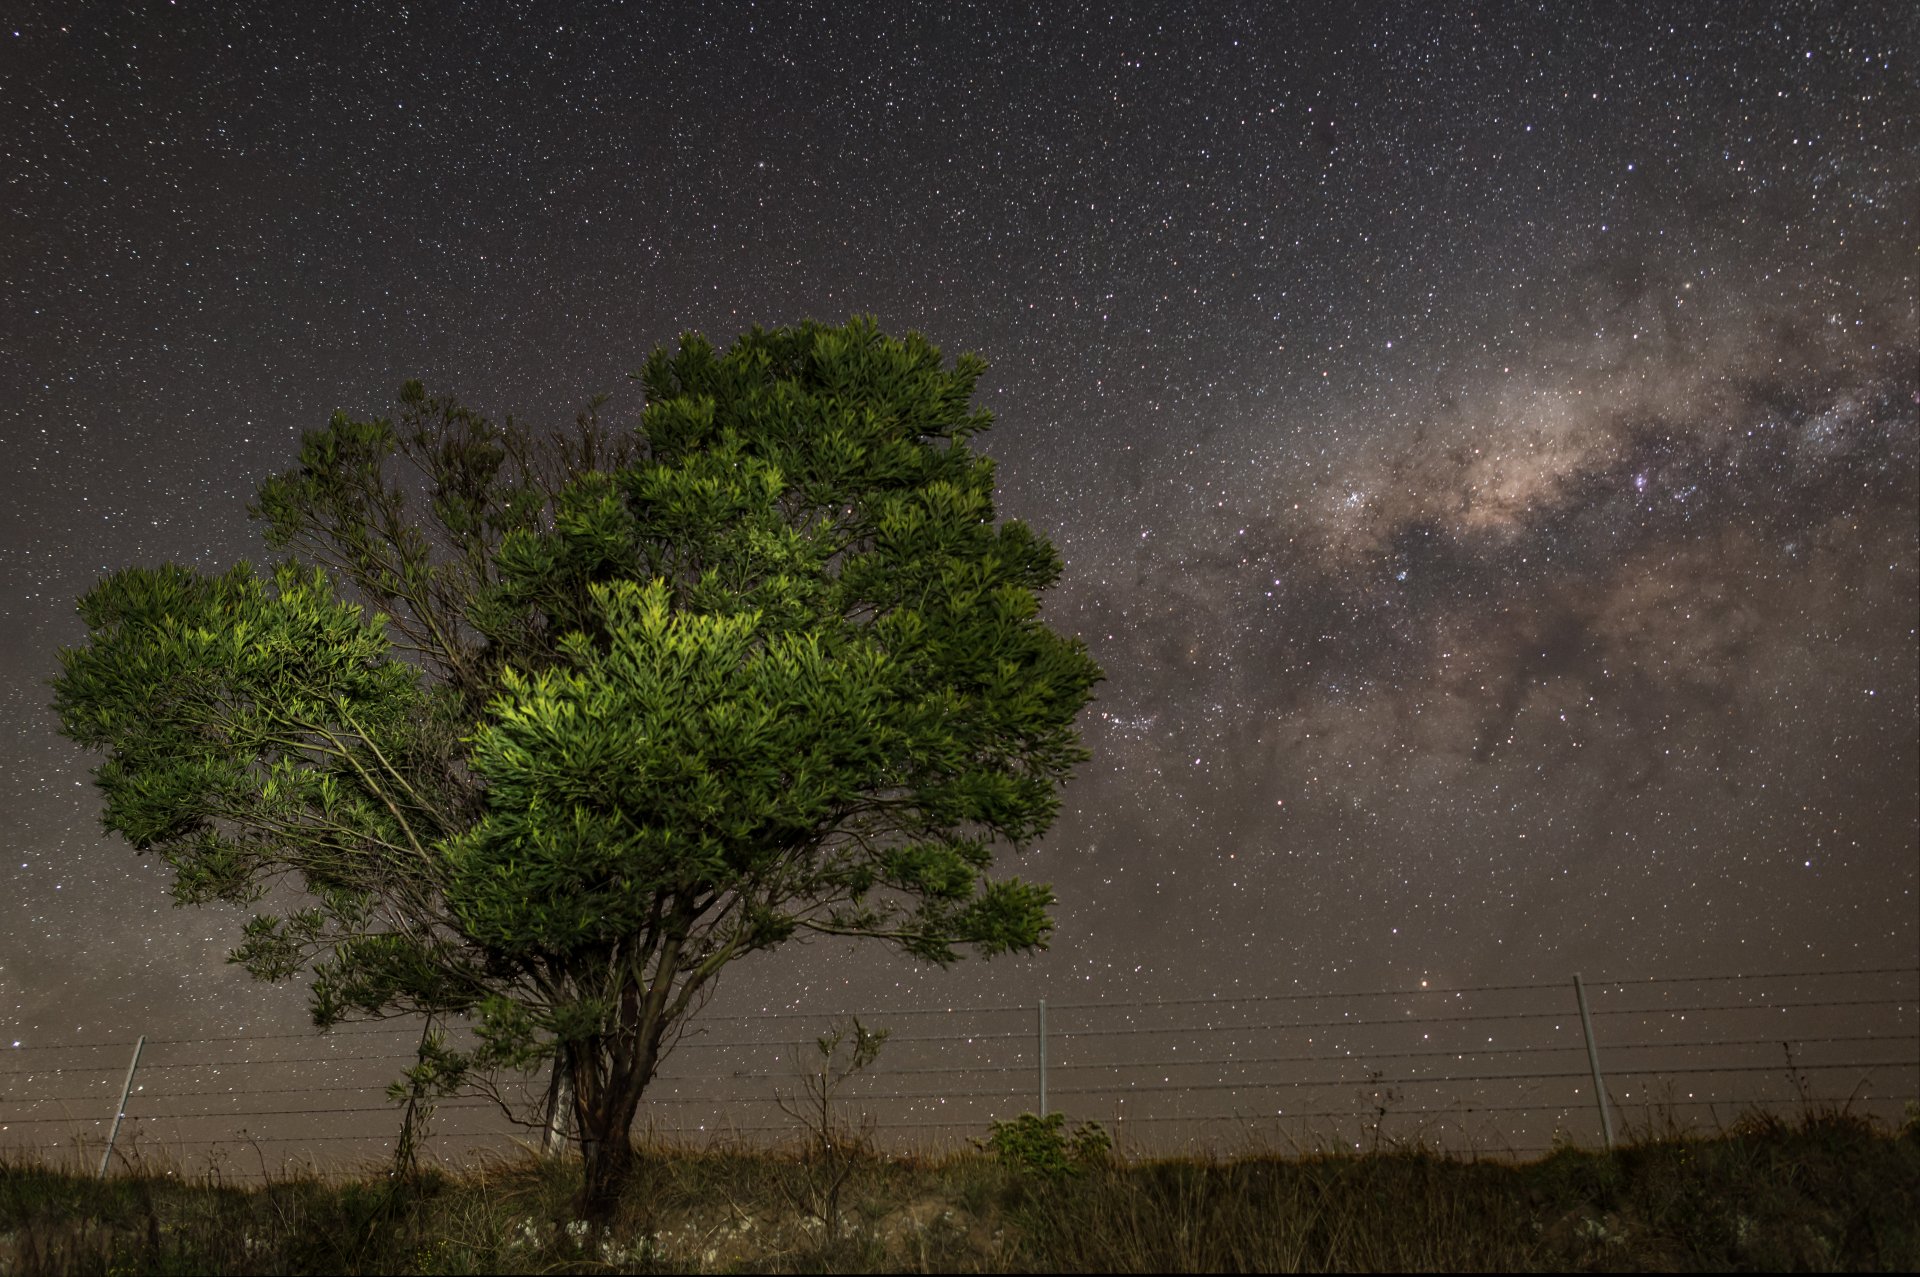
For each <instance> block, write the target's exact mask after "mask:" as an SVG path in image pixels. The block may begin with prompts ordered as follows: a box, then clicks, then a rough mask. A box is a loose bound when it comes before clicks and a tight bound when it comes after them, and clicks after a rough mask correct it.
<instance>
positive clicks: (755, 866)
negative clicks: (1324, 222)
mask: <svg viewBox="0 0 1920 1277" xmlns="http://www.w3.org/2000/svg"><path fill="white" fill-rule="evenodd" d="M982 369H983V365H982V364H981V362H980V361H979V360H977V359H975V358H972V357H969V356H962V357H961V358H959V359H958V360H956V361H955V363H954V365H953V366H952V367H951V368H948V367H946V366H945V365H944V364H943V361H942V359H941V356H940V353H939V351H938V350H936V349H935V348H934V347H933V346H931V345H930V344H929V343H927V342H926V341H925V340H924V339H922V338H921V337H919V336H918V335H917V334H909V335H908V336H907V337H906V338H905V339H903V340H894V339H891V338H888V337H886V336H884V335H883V334H881V333H880V332H879V331H878V329H877V327H876V326H875V325H874V324H873V323H872V322H871V321H870V320H864V319H856V320H854V321H852V322H850V323H849V324H847V325H845V326H843V327H830V326H823V325H819V324H815V323H811V322H809V323H803V324H801V325H799V326H797V327H793V328H781V329H775V330H771V331H767V330H760V329H755V330H753V331H751V332H749V333H747V334H745V335H744V336H742V337H741V338H740V339H739V340H738V342H737V343H736V344H735V345H734V346H733V347H732V348H731V349H730V350H726V351H720V350H716V349H715V348H714V347H713V346H712V345H711V344H709V343H708V342H706V341H705V340H704V339H702V338H700V337H698V336H695V335H688V336H685V337H683V338H682V339H681V340H680V342H679V345H678V348H677V350H675V351H672V352H669V351H667V350H664V349H662V350H656V351H655V352H654V353H653V354H652V356H651V357H650V358H649V359H648V360H647V363H646V365H645V369H644V371H643V372H642V373H641V374H639V375H640V378H641V380H642V382H643V385H644V389H645V394H646V406H645V410H644V413H643V414H642V417H641V421H640V424H639V427H638V429H637V430H635V431H632V432H630V433H623V432H620V431H617V430H613V429H610V428H608V427H606V426H605V425H603V424H602V422H601V421H600V419H599V416H598V408H599V403H598V402H596V403H595V404H594V405H593V407H591V408H590V409H589V410H588V411H587V412H585V413H583V414H582V415H581V417H580V418H579V419H578V420H577V421H576V423H575V428H574V430H573V431H571V432H562V433H550V434H546V435H541V434H537V433H535V432H533V431H531V430H528V429H526V428H525V427H522V426H520V425H518V424H516V423H514V422H513V421H511V420H509V421H508V422H507V423H506V424H505V425H504V426H501V425H496V424H494V423H492V422H490V421H488V420H486V419H485V418H484V417H482V416H480V415H479V414H476V413H474V412H472V411H470V410H468V409H466V408H464V407H462V406H461V405H459V404H458V403H457V402H455V401H453V400H451V399H447V398H437V397H430V396H428V395H427V394H426V393H425V392H424V390H422V389H421V387H420V386H419V385H418V384H417V383H409V385H408V386H407V387H406V388H405V390H403V392H402V396H401V399H402V404H401V406H402V413H401V415H400V419H399V421H398V422H394V421H389V420H377V421H354V420H351V419H349V418H347V417H346V416H344V415H337V416H335V417H334V419H333V420H332V421H331V422H330V423H329V425H328V426H327V427H326V428H325V429H324V430H320V431H315V432H311V433H309V434H308V435H306V436H305V438H304V440H303V442H302V446H301V452H300V458H299V464H298V465H297V467H295V468H294V469H292V470H290V471H288V472H286V473H284V474H281V475H277V476H275V477H273V478H271V479H269V480H268V481H267V482H266V484H265V485H264V486H263V487H262V489H261V492H260V496H259V500H258V502H257V503H256V505H255V506H254V507H252V512H253V513H254V514H255V516H256V517H257V518H259V519H260V520H261V521H262V522H263V523H264V525H265V531H266V535H267V538H268V541H269V544H270V545H271V546H273V547H274V548H276V549H279V550H282V551H287V552H289V557H288V558H287V559H286V560H285V561H284V562H282V563H280V564H279V565H277V566H276V567H275V568H274V569H273V570H272V572H271V574H270V575H265V576H263V575H261V574H259V573H256V572H255V571H254V570H253V569H252V568H250V567H248V566H246V565H241V566H238V567H235V568H233V569H232V570H230V571H227V572H224V573H221V574H217V575H202V574H199V573H196V572H193V571H190V570H188V569H185V568H182V567H178V566H173V565H164V566H161V567H159V568H130V569H127V570H125V571H122V572H118V573H115V574H114V575H112V576H110V577H108V578H107V579H105V580H104V581H102V582H101V583H100V584H99V585H98V586H96V587H95V588H94V589H93V590H92V591H91V592H90V593H89V594H88V595H87V596H86V597H85V598H84V599H83V600H82V602H81V612H82V615H83V617H84V619H85V621H86V624H87V628H88V637H87V640H86V642H85V643H84V644H83V645H81V646H79V647H76V648H73V649H70V650H67V651H64V652H62V653H61V658H62V662H63V670H62V673H61V674H60V676H59V677H58V678H57V679H56V680H55V706H56V709H57V711H58V712H59V714H60V716H61V719H62V724H63V730H64V731H65V732H66V733H67V734H68V735H69V736H71V737H72V738H73V739H74V740H76V741H78V742H79V743H80V744H82V745H84V746H86V747H88V748H91V749H96V750H100V751H103V752H104V753H105V755H106V759H105V761H104V762H103V763H102V764H101V766H100V767H99V768H98V769H97V771H96V773H95V779H96V782H97V784H98V786H99V788H100V790H101V791H102V793H103V795H104V798H105V809H104V815H103V820H104V823H105V825H106V827H107V828H108V829H109V830H111V831H113V832H116V833H119V834H121V835H123V836H124V837H126V838H127V840H128V841H129V842H131V843H132V844H133V846H134V847H135V848H136V849H138V850H140V851H153V852H156V853H158V854H159V855H161V856H162V857H163V858H164V859H165V860H166V861H167V862H168V863H169V864H170V865H171V866H172V867H173V869H174V871H175V886H174V891H175V894H176V896H177V898H178V899H179V900H181V901H182V902H184V903H199V902H204V901H209V900H227V901H238V902H247V903H253V902H257V901H259V900H260V899H261V898H262V896H263V895H264V893H266V892H267V891H268V889H269V888H271V887H272V886H274V885H275V884H276V883H277V882H280V881H282V880H286V881H287V882H288V883H289V884H290V885H291V886H293V887H296V888H298V889H299V890H300V891H301V892H303V893H304V894H305V897H306V899H305V900H304V901H303V902H302V907H301V908H299V909H296V910H293V911H291V912H288V913H285V914H280V915H269V914H261V915H259V916H256V917H255V918H254V919H253V921H251V922H250V923H249V924H247V927H246V934H245V936H244V937H243V939H242V942H241V944H240V945H239V947H238V948H237V949H236V950H235V951H234V957H235V960H236V961H239V962H242V963H244V964H245V965H246V967H247V968H248V969H249V970H250V971H252V972H253V973H254V974H255V975H257V976H260V977H262V978H267V979H279V978H285V977H287V976H289V975H292V974H293V973H295V972H297V971H301V970H303V969H310V970H311V972H312V975H313V1012H314V1016H315V1020H316V1022H317V1023H319V1024H321V1025H323V1026H325V1025H330V1024H333V1023H336V1022H339V1021H340V1020H343V1019H346V1018H351V1017H356V1016H359V1017H365V1016H386V1015H394V1014H404V1013H415V1012H425V1013H428V1014H431V1015H436V1016H442V1017H465V1018H467V1019H470V1020H471V1022H472V1023H473V1025H474V1027H475V1029H476V1031H477V1037H478V1041H479V1043H480V1045H479V1047H478V1049H476V1050H474V1051H471V1052H466V1053H462V1052H456V1051H450V1050H446V1049H444V1048H443V1047H442V1048H440V1049H438V1050H437V1051H436V1053H435V1055H434V1061H435V1063H434V1065H433V1068H434V1070H435V1073H436V1080H437V1081H438V1082H439V1083H440V1084H441V1085H445V1086H451V1085H455V1084H457V1083H458V1082H459V1081H460V1080H461V1079H462V1078H463V1077H465V1076H466V1075H467V1071H468V1070H470V1069H482V1070H487V1069H498V1068H502V1067H508V1068H531V1067H533V1066H535V1065H536V1064H538V1063H540V1062H541V1061H544V1060H546V1059H549V1058H552V1059H556V1060H557V1061H558V1062H559V1063H558V1068H559V1070H560V1071H562V1072H564V1074H565V1076H566V1077H567V1079H568V1080H570V1082H571V1084H572V1093H573V1101H572V1103H573V1117H574V1123H575V1128H576V1130H577V1132H578V1133H579V1136H580V1139H581V1142H582V1147H583V1150H584V1152H585V1154H586V1159H587V1184H588V1188H587V1193H588V1197H589V1205H590V1206H593V1205H594V1204H595V1203H601V1204H604V1202H605V1201H607V1200H609V1196H610V1194H613V1193H617V1191H618V1187H619V1184H620V1182H621V1180H622V1179H623V1178H624V1175H625V1172H626V1165H627V1158H628V1151H627V1149H628V1145H627V1131H628V1129H629V1127H630V1126H631V1123H632V1121H633V1118H634V1115H635V1112H636V1111H637V1106H638V1104H639V1101H640V1099H641V1096H642V1093H643V1092H644V1090H645V1087H646V1085H647V1083H648V1081H649V1080H650V1079H651V1078H652V1076H653V1073H654V1070H655V1069H656V1068H657V1066H658V1064H659V1061H660V1058H661V1055H662V1052H663V1051H664V1050H665V1049H666V1048H667V1047H668V1046H670V1044H671V1040H672V1033H673V1032H674V1030H675V1029H676V1028H677V1027H678V1026H680V1025H682V1024H683V1022H684V1020H685V1018H686V1017H687V1016H688V1014H689V1013H690V1012H691V1011H692V1010H693V1009H694V1008H695V1007H696V1006H697V1005H698V1001H699V999H700V998H701V997H702V996H703V995H704V993H705V992H706V991H708V989H709V988H710V985H711V982H712V981H713V979H714V978H715V976H717V974H718V973H719V972H720V971H721V970H722V969H723V968H724V967H725V966H726V965H727V964H729V963H730V962H732V961H734V960H736V959H738V958H740V957H742V956H744V955H746V954H748V953H752V952H754V951H757V950H764V949H766V948H769V947H771V946H773V945H777V944H779V943H781V942H782V941H785V940H787V939H789V938H791V937H794V936H796V935H805V934H828V935H842V936H850V937H867V938H871V939H876V940H880V941H883V942H887V943H890V944H892V945H894V946H897V947H898V948H899V949H901V950H903V951H904V952H905V953H906V954H908V955H911V956H912V957H914V958H917V959H921V960H925V961H930V962H936V963H947V962H951V961H953V960H955V959H956V958H957V957H959V956H960V955H961V953H962V952H964V951H973V952H977V953H982V954H995V953H1005V952H1017V951H1029V950H1032V949H1034V948H1036V947H1041V946H1044V944H1045V942H1046V939H1047V936H1048V933H1049V930H1050V928H1051V925H1052V924H1051V920H1050V916H1049V913H1048V910H1049V907H1050V906H1051V904H1052V894H1051V892H1050V890H1049V889H1048V888H1046V887H1045V886H1042V885H1038V884H1032V883H1026V882H1023V881H1021V880H1019V879H1018V878H1015V877H1008V876H1003V875H1001V874H998V873H996V872H995V858H996V852H997V851H999V850H1000V849H1002V848H1011V849H1015V850H1017V849H1020V848H1022V847H1025V846H1027V845H1030V844H1031V843H1032V842H1033V841H1034V840H1035V839H1037V838H1038V837H1040V836H1041V835H1042V834H1043V833H1044V832H1045V831H1046V829H1047V828H1048V827H1049V825H1050V824H1051V822H1052V821H1053V819H1054V817H1055V814H1056V812H1057V808H1058V799H1057V795H1056V791H1057V787H1058V786H1059V785H1060V784H1061V783H1063V782H1064V781H1065V780H1066V778H1067V777H1068V775H1069V773H1070V771H1071V769H1072V767H1073V766H1074V764H1076V763H1078V762H1080V761H1082V760H1084V759H1085V758H1086V756H1087V755H1086V753H1085V751H1084V750H1083V749H1082V747H1081V745H1080V740H1079V736H1078V733H1077V731H1076V729H1075V725H1074V723H1075V718H1076V716H1077V714H1078V712H1079V710H1080V709H1081V708H1082V707H1083V706H1084V705H1085V704H1086V703H1087V701H1088V700H1089V698H1090V696H1091V692H1092V688H1093V687H1094V685H1095V684H1096V682H1097V681H1098V680H1099V679H1100V677H1101V675H1100V671H1099V669H1098V667H1097V666H1096V665H1095V664H1094V663H1093V661H1092V660H1091V658H1090V657H1089V656H1088V654H1087V652H1086V650H1085V648H1084V647H1083V645H1082V644H1080V643H1079V642H1078V641H1073V640H1068V639H1065V638H1062V637H1061V636H1059V635H1057V634H1055V633H1054V632H1052V631H1051V630H1050V629H1048V628H1047V627H1046V625H1044V624H1043V623H1042V621H1041V620H1040V617H1039V613H1038V595H1039V594H1040V592H1041V591H1043V590H1044V589H1046V588H1047V587H1048V586H1049V585H1051V584H1052V583H1053V582H1054V581H1055V580H1056V579H1057V577H1058V575H1059V572H1060V561H1059V559H1058V557H1057V555H1056V554H1055V552H1054V551H1053V548H1052V547H1051V546H1050V545H1049V544H1048V543H1047V541H1046V540H1045V539H1044V538H1043V537H1041V536H1038V535H1036V534H1035V533H1034V532H1033V531H1032V530H1030V529H1029V528H1027V527H1026V526H1025V525H1024V524H1022V523H1020V522H1018V521H1012V520H1008V521H1000V522H996V518H995V512H994V505H993V486H994V471H993V465H992V462H991V460H990V459H989V458H986V457H984V456H981V455H979V454H978V453H976V452H974V451H973V450H972V449H971V448H970V447H969V446H968V440H969V439H970V438H971V437H972V436H974V435H976V434H978V433H979V432H980V431H982V430H984V429H986V428H987V427H988V425H989V424H990V420H991V418H990V417H989V415H988V414H987V413H985V412H983V411H979V410H976V409H974V408H973V407H972V403H971V401H972V396H973V390H974V385H975V382H976V379H977V378H978V376H979V375H980V373H981V371H982ZM341 588H346V589H350V590H351V591H353V592H356V593H357V594H358V596H359V598H360V600H362V601H363V602H364V604H365V605H366V606H363V605H362V602H355V601H352V600H350V599H348V598H346V597H343V596H342V595H341V594H340V593H338V592H337V591H338V590H339V589H341ZM369 608H372V609H377V610H371V611H370V610H369ZM422 1067H423V1068H425V1067H426V1066H425V1065H424V1064H423V1066H422Z"/></svg>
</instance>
